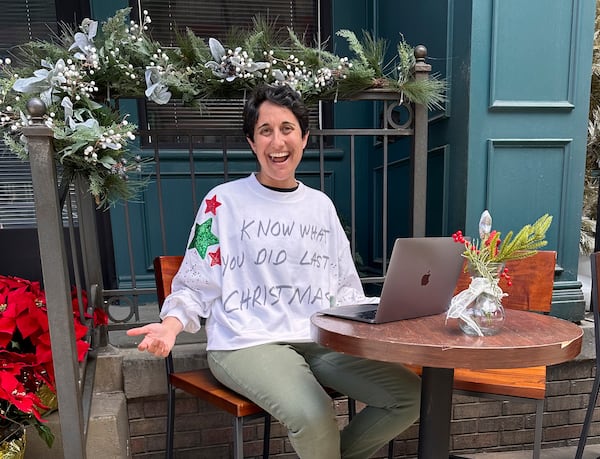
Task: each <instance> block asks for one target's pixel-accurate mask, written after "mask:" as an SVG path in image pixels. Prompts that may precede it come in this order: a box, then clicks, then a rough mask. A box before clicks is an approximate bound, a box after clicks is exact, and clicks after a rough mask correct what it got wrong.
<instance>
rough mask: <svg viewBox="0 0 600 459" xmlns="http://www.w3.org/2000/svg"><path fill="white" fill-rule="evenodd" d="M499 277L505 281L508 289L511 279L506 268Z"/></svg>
mask: <svg viewBox="0 0 600 459" xmlns="http://www.w3.org/2000/svg"><path fill="white" fill-rule="evenodd" d="M500 277H501V278H502V277H503V278H504V279H506V285H508V286H509V287H510V286H511V285H512V279H511V277H510V275H509V274H508V268H504V269H503V270H502V274H500Z"/></svg>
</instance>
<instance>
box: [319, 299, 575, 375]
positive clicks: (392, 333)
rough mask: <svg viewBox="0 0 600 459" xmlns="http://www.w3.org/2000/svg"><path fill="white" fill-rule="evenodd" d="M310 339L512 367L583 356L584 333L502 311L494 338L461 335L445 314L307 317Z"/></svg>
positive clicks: (384, 354) (402, 359)
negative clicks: (379, 318) (374, 319)
mask: <svg viewBox="0 0 600 459" xmlns="http://www.w3.org/2000/svg"><path fill="white" fill-rule="evenodd" d="M311 322H312V336H313V339H314V340H315V341H316V342H318V343H320V344H322V345H324V346H327V347H329V348H331V349H334V350H337V351H339V352H344V353H348V354H352V355H356V356H359V357H365V358H369V359H374V360H383V361H387V362H398V363H405V364H413V365H421V366H425V367H435V368H471V369H483V368H514V367H529V366H538V365H554V364H558V363H562V362H566V361H569V360H572V359H574V358H575V357H576V356H577V355H578V354H579V353H580V352H581V344H582V337H583V330H582V329H581V327H579V326H578V325H576V324H574V323H571V322H568V321H566V320H563V319H558V318H556V317H552V316H548V315H543V314H538V313H534V312H528V311H516V310H509V309H507V310H506V322H505V325H504V327H503V328H502V330H501V331H500V333H498V334H497V335H495V336H485V337H473V336H467V335H465V334H464V333H463V332H462V331H460V329H459V328H458V324H457V323H456V322H455V321H454V322H448V323H446V316H445V314H440V315H435V316H429V317H422V318H418V319H410V320H401V321H397V322H390V323H386V324H378V325H373V324H367V323H362V322H356V321H351V320H346V319H338V318H334V317H330V316H325V315H322V314H318V313H317V314H315V315H313V316H312V318H311Z"/></svg>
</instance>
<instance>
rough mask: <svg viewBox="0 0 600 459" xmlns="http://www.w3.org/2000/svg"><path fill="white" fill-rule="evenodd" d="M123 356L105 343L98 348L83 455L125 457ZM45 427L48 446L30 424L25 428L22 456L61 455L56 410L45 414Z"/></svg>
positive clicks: (126, 422) (33, 458)
mask: <svg viewBox="0 0 600 459" xmlns="http://www.w3.org/2000/svg"><path fill="white" fill-rule="evenodd" d="M122 360H123V357H122V356H120V355H119V353H118V352H117V351H116V350H115V349H114V348H112V347H111V346H108V347H107V348H105V349H103V350H102V351H101V352H99V354H98V357H97V360H96V374H95V379H94V388H93V395H92V404H91V407H90V418H89V425H88V432H87V444H86V455H87V458H88V459H96V458H102V459H127V458H130V457H131V455H130V451H129V419H128V415H127V400H126V398H125V393H124V392H123V372H122ZM47 419H48V423H47V425H48V427H49V428H50V429H51V430H52V432H53V433H54V435H55V437H56V440H55V442H54V445H53V447H52V448H51V449H48V447H47V445H46V443H45V442H44V441H43V440H42V439H41V438H40V437H39V435H38V434H37V432H36V430H35V429H34V428H31V427H30V428H28V430H27V448H26V454H25V459H40V458H44V459H64V450H63V447H62V438H61V426H60V413H59V412H54V413H52V414H50V415H49V416H48V417H47Z"/></svg>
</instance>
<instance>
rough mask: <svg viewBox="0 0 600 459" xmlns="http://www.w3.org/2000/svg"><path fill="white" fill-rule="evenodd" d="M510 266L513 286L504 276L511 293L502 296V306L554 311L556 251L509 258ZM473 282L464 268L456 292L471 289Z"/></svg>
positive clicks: (508, 291) (505, 288)
mask: <svg viewBox="0 0 600 459" xmlns="http://www.w3.org/2000/svg"><path fill="white" fill-rule="evenodd" d="M506 267H507V268H508V274H509V275H510V277H511V280H512V285H511V286H510V287H509V286H508V285H507V284H506V281H505V280H504V279H502V280H501V281H500V287H502V290H503V291H504V292H505V293H508V296H506V297H504V298H503V299H502V306H504V307H505V308H510V309H519V310H522V311H536V312H550V308H551V307H552V289H553V285H554V272H555V270H556V252H554V251H550V250H540V251H538V252H537V253H536V254H535V255H533V256H531V257H528V258H522V259H520V260H511V261H508V262H507V263H506ZM470 282H471V277H470V276H469V273H468V272H464V270H463V273H462V274H461V276H460V278H459V279H458V283H457V286H456V290H455V293H458V292H460V291H461V290H464V289H465V288H467V287H468V286H469V283H470Z"/></svg>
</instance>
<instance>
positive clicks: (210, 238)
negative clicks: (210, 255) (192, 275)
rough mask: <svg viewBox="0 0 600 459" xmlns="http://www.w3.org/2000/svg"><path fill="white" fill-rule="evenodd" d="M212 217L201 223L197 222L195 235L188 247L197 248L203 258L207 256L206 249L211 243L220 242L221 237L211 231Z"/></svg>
mask: <svg viewBox="0 0 600 459" xmlns="http://www.w3.org/2000/svg"><path fill="white" fill-rule="evenodd" d="M212 221H213V219H212V218H209V219H208V220H206V221H205V222H204V223H202V224H201V225H199V224H198V223H196V230H195V232H194V237H193V238H192V241H191V242H190V245H189V246H188V249H196V250H197V251H198V254H199V255H200V257H202V259H204V258H206V251H207V250H208V247H210V246H211V245H215V244H218V243H219V238H218V237H217V236H215V235H214V234H213V233H212V232H211V228H212Z"/></svg>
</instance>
